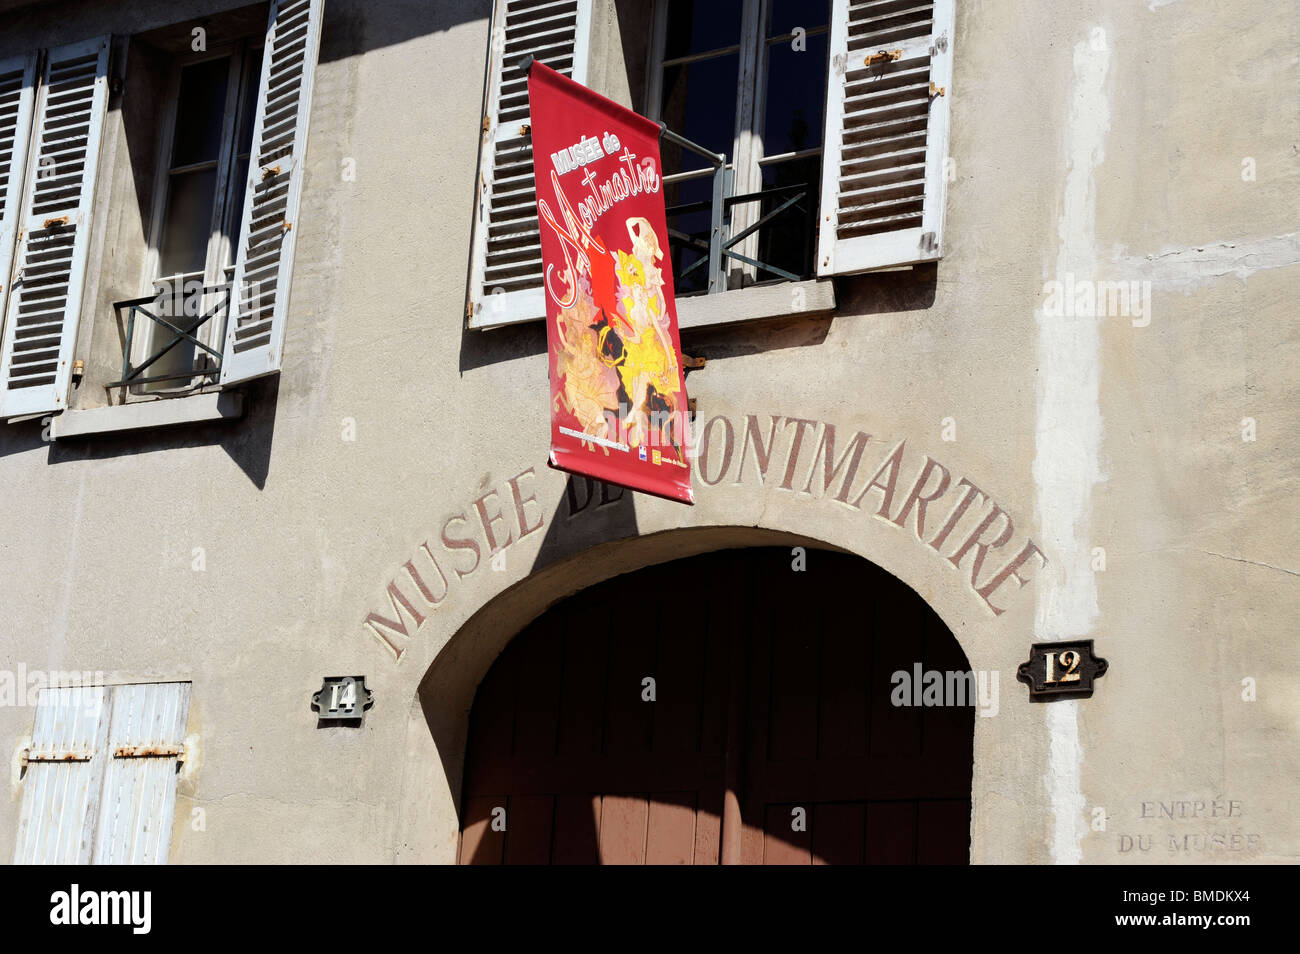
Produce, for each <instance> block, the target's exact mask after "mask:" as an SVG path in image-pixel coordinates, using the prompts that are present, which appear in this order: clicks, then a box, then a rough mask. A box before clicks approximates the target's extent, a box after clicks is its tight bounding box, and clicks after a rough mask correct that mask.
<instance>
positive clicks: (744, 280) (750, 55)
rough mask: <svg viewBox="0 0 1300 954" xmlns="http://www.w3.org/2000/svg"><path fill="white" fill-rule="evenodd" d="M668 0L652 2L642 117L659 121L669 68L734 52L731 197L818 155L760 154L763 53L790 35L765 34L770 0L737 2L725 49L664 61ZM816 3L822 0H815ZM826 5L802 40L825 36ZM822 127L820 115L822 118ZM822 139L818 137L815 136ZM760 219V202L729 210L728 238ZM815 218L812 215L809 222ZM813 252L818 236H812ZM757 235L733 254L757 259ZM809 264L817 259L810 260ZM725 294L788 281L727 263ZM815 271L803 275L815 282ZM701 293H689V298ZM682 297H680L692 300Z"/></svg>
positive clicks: (817, 150)
mask: <svg viewBox="0 0 1300 954" xmlns="http://www.w3.org/2000/svg"><path fill="white" fill-rule="evenodd" d="M671 2H672V0H655V3H654V12H653V14H652V21H651V33H650V43H649V50H648V51H647V55H646V81H645V103H644V107H645V115H646V116H647V117H649V118H650V119H653V120H654V121H656V122H660V121H662V118H663V117H662V115H661V112H662V109H661V103H662V101H663V76H664V70H665V69H666V68H667V67H668V66H670V65H676V64H679V63H683V62H689V61H690V60H691V59H693V58H696V57H698V58H700V59H703V58H705V57H708V56H716V55H719V54H720V53H722V52H724V51H725V52H732V51H735V52H738V53H739V57H738V59H739V68H738V73H737V77H736V97H737V99H736V123H735V129H734V132H733V135H732V148H731V152H730V154H729V155H728V160H729V162H730V165H731V167H732V170H733V173H732V174H733V179H732V194H733V195H748V194H750V193H753V192H759V191H761V190H762V188H763V171H764V167H765V165H770V164H774V163H776V162H778V161H789V160H794V159H797V158H803V157H809V156H814V155H815V156H818V157H819V165H820V157H821V156H822V154H823V150H824V148H825V142H822V143H821V144H819V145H818V146H817V147H815V148H813V149H804V150H799V151H798V152H795V153H777V154H776V155H773V156H765V155H764V150H763V135H764V131H765V130H764V128H763V127H764V123H765V121H766V114H767V110H766V105H767V72H768V51H769V50H770V49H771V47H772V45H773V44H774V43H778V42H784V41H789V40H790V39H791V38H792V36H793V34H784V35H782V36H769V33H770V24H771V19H772V3H771V0H742V5H741V20H740V40H739V44H738V45H737V46H735V47H733V46H726V47H718V48H716V49H711V50H709V51H706V52H702V53H699V54H692V55H691V56H687V57H677V58H674V59H673V60H671V61H670V62H669V63H665V61H664V53H665V51H666V49H667V45H668V7H669V5H670V3H671ZM819 2H821V0H819ZM825 2H827V14H826V23H825V24H823V25H822V26H817V27H812V28H810V29H808V30H807V32H806V36H809V37H812V36H819V35H823V34H824V35H826V36H828V37H829V35H830V32H831V26H832V22H833V19H834V13H833V11H832V9H831V7H830V3H829V0H825ZM829 74H830V68H829V58H828V63H827V82H826V84H825V86H824V88H823V90H822V95H823V97H825V95H826V89H827V88H829V86H830V83H829ZM823 124H824V117H823ZM819 138H823V139H824V136H823V137H819ZM761 216H762V209H761V207H760V204H759V203H756V202H747V203H744V204H742V205H737V206H735V207H733V209H732V210H731V212H730V215H729V219H728V221H729V223H730V224H729V231H730V232H731V233H733V234H735V233H739V232H742V231H744V230H745V229H747V228H749V227H750V226H751V225H752V224H753V223H754V222H757V221H758V219H759V218H761ZM815 220H816V216H814V221H815ZM811 238H812V241H813V243H814V249H815V247H816V242H817V239H818V235H817V233H816V231H814V233H813V235H812V237H811ZM758 243H759V233H758V232H755V233H753V234H752V235H750V236H748V237H747V238H745V240H744V241H743V242H742V243H741V244H740V245H739V246H737V248H736V250H737V251H738V252H740V253H741V254H742V255H744V256H745V257H746V258H751V259H757V258H758ZM813 260H814V262H815V261H816V255H815V254H814V256H813ZM725 272H726V281H727V291H734V290H738V289H740V288H745V287H749V286H751V285H756V284H759V285H768V284H787V283H789V280H788V279H784V278H775V279H760V278H759V273H758V269H756V268H755V267H754V266H752V265H746V264H743V263H738V262H731V263H728V264H727V265H726V267H725ZM815 278H816V272H815V269H814V273H813V274H812V275H810V276H808V279H815ZM695 294H702V293H691V296H694V295H695ZM691 296H687V295H683V296H682V297H683V298H687V297H691Z"/></svg>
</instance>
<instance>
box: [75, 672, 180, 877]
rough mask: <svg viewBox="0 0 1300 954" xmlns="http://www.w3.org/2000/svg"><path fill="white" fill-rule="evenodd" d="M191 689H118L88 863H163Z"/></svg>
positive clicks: (170, 685) (168, 686) (173, 685)
mask: <svg viewBox="0 0 1300 954" xmlns="http://www.w3.org/2000/svg"><path fill="white" fill-rule="evenodd" d="M189 709H190V684H189V683H187V682H164V683H155V684H141V685H130V686H117V687H115V688H114V689H113V716H112V719H111V721H110V724H109V731H108V746H107V750H106V754H107V756H108V758H107V759H106V765H105V769H104V793H103V796H102V797H101V798H100V800H99V822H98V824H97V825H96V827H95V851H94V855H93V859H92V860H93V862H94V863H95V864H97V865H103V864H137V865H138V864H166V862H167V852H168V849H169V847H170V845H171V834H172V819H173V817H174V815H175V811H176V764H177V759H178V757H179V755H180V753H181V751H182V746H183V745H184V741H185V722H186V719H187V718H188V716H189Z"/></svg>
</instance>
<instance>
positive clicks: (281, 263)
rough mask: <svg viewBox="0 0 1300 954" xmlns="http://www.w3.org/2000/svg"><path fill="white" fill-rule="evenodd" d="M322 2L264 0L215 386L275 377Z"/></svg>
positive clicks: (287, 299)
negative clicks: (262, 40) (262, 42)
mask: <svg viewBox="0 0 1300 954" xmlns="http://www.w3.org/2000/svg"><path fill="white" fill-rule="evenodd" d="M323 4H324V0H271V17H270V20H269V22H268V23H267V27H266V50H265V52H264V53H263V55H262V78H261V84H260V86H259V88H258V91H257V117H256V120H255V122H254V126H253V146H252V154H253V155H252V159H251V160H250V161H249V167H248V185H247V189H246V191H245V193H244V214H243V222H242V223H241V224H240V229H239V244H238V246H237V251H236V253H235V279H234V281H235V287H234V292H233V296H232V302H233V313H232V314H231V316H230V319H229V321H228V322H227V324H226V341H225V347H224V353H223V355H222V358H221V383H222V384H232V383H234V382H236V381H246V380H248V379H250V378H256V377H261V376H262V375H264V374H271V373H273V372H275V371H279V370H280V358H281V354H282V352H283V350H284V326H285V316H286V314H287V313H288V310H289V286H290V281H291V278H292V275H293V249H294V239H295V235H296V234H297V233H296V229H297V226H298V202H299V198H300V197H301V195H302V179H303V164H304V160H305V158H306V152H307V121H308V119H309V118H310V116H311V92H312V81H313V79H314V77H315V75H316V58H317V55H318V53H319V50H320V26H321V16H322V7H323Z"/></svg>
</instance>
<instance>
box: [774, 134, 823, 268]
mask: <svg viewBox="0 0 1300 954" xmlns="http://www.w3.org/2000/svg"><path fill="white" fill-rule="evenodd" d="M821 161H822V160H821V156H820V155H816V154H815V155H811V156H805V157H804V158H802V159H787V160H785V161H784V162H776V163H772V164H770V165H768V166H765V167H764V168H763V190H764V191H765V192H766V191H767V190H774V191H772V193H771V194H770V195H765V196H764V197H763V202H762V214H763V215H767V214H768V213H770V212H774V211H775V210H776V209H778V208H780V207H781V206H782V205H785V204H786V203H787V202H790V203H791V204H790V205H789V206H788V207H786V208H785V209H784V210H783V211H781V212H780V213H778V214H777V215H776V216H775V217H774V218H773V219H772V221H771V223H770V224H768V225H765V226H764V227H763V228H762V229H760V230H759V233H758V260H759V261H760V262H764V263H765V264H768V265H775V266H776V267H777V268H780V269H782V270H784V271H786V272H789V273H790V274H792V275H795V276H798V277H800V278H807V277H810V276H811V275H812V274H813V273H814V272H815V271H816V269H815V268H814V262H813V255H814V254H815V249H816V240H817V200H818V194H819V191H820V190H819V188H818V186H819V183H820V181H821ZM788 277H789V276H783V275H780V274H779V273H777V272H772V271H765V270H760V271H759V273H758V280H759V281H769V280H772V279H781V278H788Z"/></svg>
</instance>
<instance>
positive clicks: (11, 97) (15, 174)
mask: <svg viewBox="0 0 1300 954" xmlns="http://www.w3.org/2000/svg"><path fill="white" fill-rule="evenodd" d="M35 101H36V54H35V53H30V54H28V55H27V56H22V57H16V58H14V59H5V60H0V323H3V321H4V313H5V297H6V295H7V293H8V291H9V279H10V278H11V277H12V269H13V264H14V259H13V254H14V239H15V238H16V237H17V235H18V215H19V206H20V205H21V204H22V199H23V172H24V171H25V170H26V168H27V147H28V144H29V140H30V138H31V134H32V109H33V106H34V104H35Z"/></svg>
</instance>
